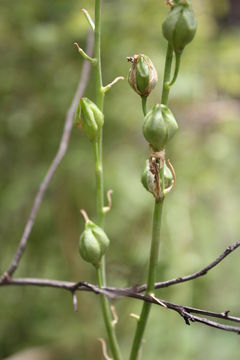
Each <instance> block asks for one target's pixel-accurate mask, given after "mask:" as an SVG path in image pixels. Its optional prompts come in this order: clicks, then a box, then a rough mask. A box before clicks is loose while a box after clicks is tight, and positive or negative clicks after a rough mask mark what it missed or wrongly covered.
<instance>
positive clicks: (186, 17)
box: [162, 2, 197, 54]
mask: <svg viewBox="0 0 240 360" xmlns="http://www.w3.org/2000/svg"><path fill="white" fill-rule="evenodd" d="M196 30H197V21H196V17H195V14H194V12H193V9H192V7H191V6H190V5H189V3H188V2H184V3H180V2H179V3H178V4H176V5H175V6H173V7H172V9H171V10H170V12H169V13H168V15H167V18H166V20H165V21H164V22H163V25H162V31H163V35H164V37H165V38H166V39H167V41H168V42H169V43H170V45H172V47H173V50H174V51H175V53H176V54H181V53H182V51H183V49H184V47H185V46H186V45H187V44H188V43H190V42H191V41H192V40H193V38H194V36H195V33H196Z"/></svg>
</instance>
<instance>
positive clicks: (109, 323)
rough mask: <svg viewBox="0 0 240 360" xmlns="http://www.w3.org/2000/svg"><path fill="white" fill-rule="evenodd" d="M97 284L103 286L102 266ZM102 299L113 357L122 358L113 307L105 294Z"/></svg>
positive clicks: (116, 359) (98, 272) (117, 359)
mask: <svg viewBox="0 0 240 360" xmlns="http://www.w3.org/2000/svg"><path fill="white" fill-rule="evenodd" d="M97 284H98V286H99V288H101V287H102V286H103V279H102V271H101V267H99V268H98V269H97ZM100 301H101V308H102V313H103V318H104V323H105V327H106V331H107V334H108V339H109V343H110V346H111V350H112V355H113V358H114V360H121V354H120V350H119V346H118V342H117V337H116V333H115V331H114V327H113V323H112V320H111V319H112V314H111V309H110V307H109V302H108V300H107V298H106V297H105V296H103V295H100Z"/></svg>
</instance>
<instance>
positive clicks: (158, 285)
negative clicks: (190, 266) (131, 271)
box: [137, 241, 240, 292]
mask: <svg viewBox="0 0 240 360" xmlns="http://www.w3.org/2000/svg"><path fill="white" fill-rule="evenodd" d="M239 246H240V241H236V242H235V243H234V244H232V245H229V246H228V247H227V248H226V249H225V250H224V251H223V253H222V254H221V255H219V256H218V257H217V259H216V260H214V261H213V262H211V263H210V264H209V265H207V266H206V267H204V268H203V269H202V270H200V271H197V272H195V273H193V274H190V275H186V276H182V277H178V278H175V279H171V280H167V281H162V282H157V283H155V289H161V288H164V287H168V286H172V285H177V284H180V283H183V282H186V281H190V280H194V279H197V278H198V277H200V276H203V275H206V274H207V273H208V271H209V270H211V269H213V268H214V267H215V266H217V265H218V264H219V263H220V262H221V261H222V260H223V259H225V257H226V256H228V255H229V254H231V253H232V252H233V251H234V250H236V249H237V248H238V247H239ZM146 288H147V286H146V284H144V285H141V286H138V287H137V289H138V292H143V291H145V290H146Z"/></svg>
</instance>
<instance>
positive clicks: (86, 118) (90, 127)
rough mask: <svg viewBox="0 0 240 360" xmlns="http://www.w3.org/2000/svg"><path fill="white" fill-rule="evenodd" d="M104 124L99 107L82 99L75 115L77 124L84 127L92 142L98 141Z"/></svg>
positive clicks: (86, 99)
mask: <svg viewBox="0 0 240 360" xmlns="http://www.w3.org/2000/svg"><path fill="white" fill-rule="evenodd" d="M103 122H104V116H103V113H102V112H101V110H100V109H99V108H98V107H97V105H96V104H94V103H93V102H92V101H91V100H89V99H88V98H82V99H81V100H80V101H79V104H78V107H77V110H76V113H75V124H76V125H77V126H82V128H83V130H84V132H85V133H86V134H87V136H88V138H89V140H90V141H96V139H97V136H98V134H99V131H100V129H101V127H102V126H103Z"/></svg>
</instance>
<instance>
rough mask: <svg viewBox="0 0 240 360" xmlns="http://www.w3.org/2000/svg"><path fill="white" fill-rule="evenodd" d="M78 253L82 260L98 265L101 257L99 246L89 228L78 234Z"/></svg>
mask: <svg viewBox="0 0 240 360" xmlns="http://www.w3.org/2000/svg"><path fill="white" fill-rule="evenodd" d="M79 253H80V255H81V257H82V258H83V260H85V261H86V262H88V263H91V264H92V265H93V266H95V267H99V264H100V261H101V258H102V252H101V247H100V245H99V243H98V241H97V239H96V238H95V236H94V235H93V233H92V231H91V230H90V229H85V230H84V231H83V233H82V235H81V236H80V239H79Z"/></svg>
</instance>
